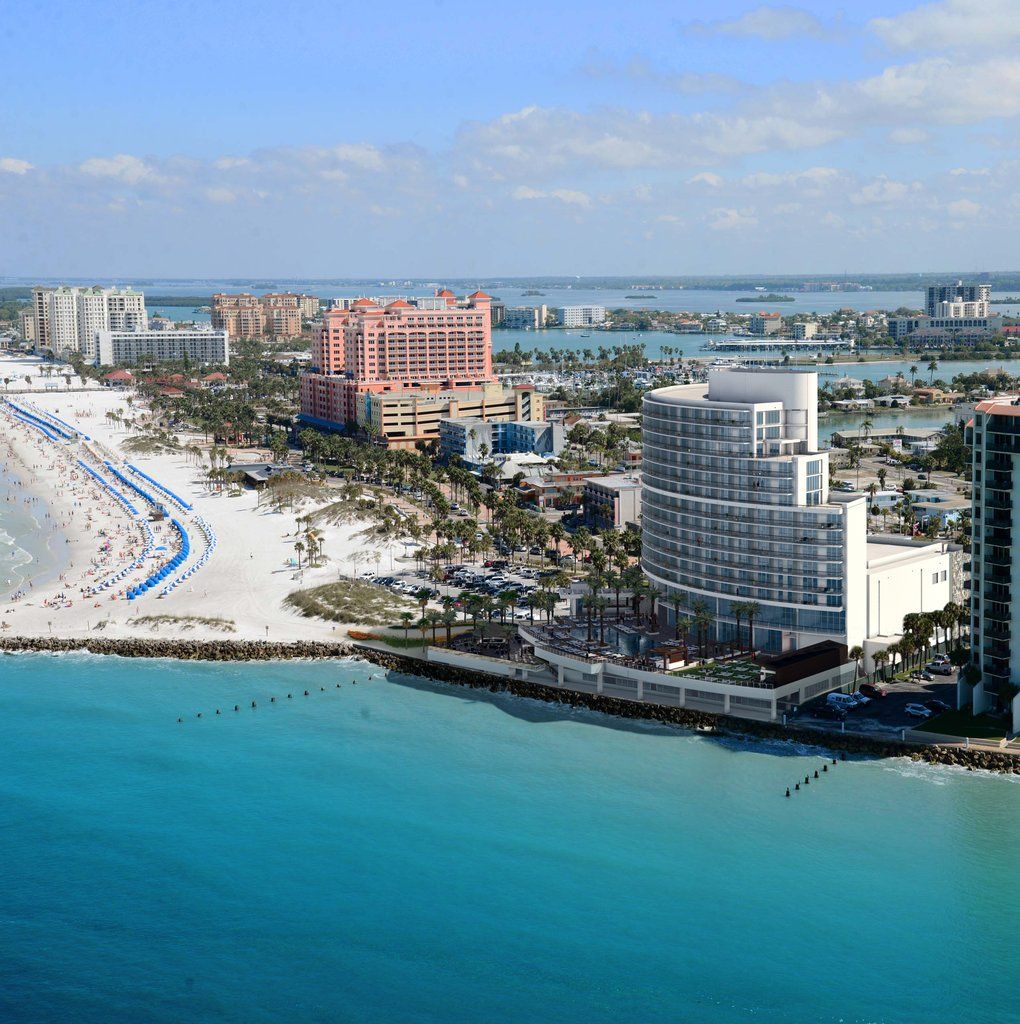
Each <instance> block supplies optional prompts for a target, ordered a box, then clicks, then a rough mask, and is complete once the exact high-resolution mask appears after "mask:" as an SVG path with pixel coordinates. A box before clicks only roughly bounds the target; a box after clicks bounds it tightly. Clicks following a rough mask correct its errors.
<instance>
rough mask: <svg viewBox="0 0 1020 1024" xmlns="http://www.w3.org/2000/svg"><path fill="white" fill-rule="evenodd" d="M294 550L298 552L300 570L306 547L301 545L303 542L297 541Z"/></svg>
mask: <svg viewBox="0 0 1020 1024" xmlns="http://www.w3.org/2000/svg"><path fill="white" fill-rule="evenodd" d="M294 550H295V551H296V552H297V567H298V569H300V568H301V555H302V553H303V552H304V550H305V546H304V544H302V543H301V541H295V542H294Z"/></svg>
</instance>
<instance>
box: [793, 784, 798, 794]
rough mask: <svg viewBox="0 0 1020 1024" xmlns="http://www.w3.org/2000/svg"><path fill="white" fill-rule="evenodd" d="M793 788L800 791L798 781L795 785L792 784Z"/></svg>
mask: <svg viewBox="0 0 1020 1024" xmlns="http://www.w3.org/2000/svg"><path fill="white" fill-rule="evenodd" d="M793 788H794V789H795V790H797V791H798V792H799V791H800V783H799V782H798V783H797V785H796V786H794V787H793Z"/></svg>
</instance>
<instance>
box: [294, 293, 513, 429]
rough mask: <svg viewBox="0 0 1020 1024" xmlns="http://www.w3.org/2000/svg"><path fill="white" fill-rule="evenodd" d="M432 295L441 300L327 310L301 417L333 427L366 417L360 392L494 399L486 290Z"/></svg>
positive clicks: (304, 385) (362, 303)
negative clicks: (425, 304) (470, 394)
mask: <svg viewBox="0 0 1020 1024" xmlns="http://www.w3.org/2000/svg"><path fill="white" fill-rule="evenodd" d="M436 299H439V300H442V302H445V306H442V304H441V302H437V303H433V302H431V301H430V302H429V303H428V305H437V306H440V307H441V308H437V309H428V308H418V307H417V306H413V305H412V304H411V303H409V302H405V301H404V300H403V299H397V300H396V301H395V302H391V303H389V304H388V305H386V306H380V305H378V304H376V303H375V302H373V301H372V300H371V299H358V300H357V301H356V302H355V303H354V304H353V305H352V307H351V308H350V309H349V310H343V309H333V310H329V311H327V312H326V314H325V316H324V318H323V326H322V330H321V332H320V337H319V339H318V342H317V343H316V344H315V345H314V346H313V349H312V366H313V370H312V372H310V373H306V374H303V375H302V377H301V417H302V419H304V420H305V421H306V422H310V423H312V424H319V425H321V426H325V427H338V426H343V425H345V424H347V423H351V422H354V421H357V420H359V412H360V419H361V420H363V421H364V420H365V419H366V411H365V410H366V399H365V398H364V397H363V398H362V399H361V401H360V402H359V398H358V396H359V395H361V396H375V395H380V396H382V395H386V394H388V393H399V395H400V396H401V397H402V398H404V399H407V398H408V397H409V396H413V395H414V393H415V392H420V393H421V394H422V395H423V396H424V395H428V396H430V397H431V400H432V401H433V403H434V402H435V401H436V399H437V398H440V397H442V396H446V395H447V394H451V397H452V398H454V399H456V398H457V397H458V396H457V395H456V394H453V393H457V392H469V391H470V392H487V393H488V402H489V404H490V406H491V405H493V396H492V390H493V386H494V383H495V380H496V378H495V377H494V375H493V372H492V322H491V312H490V303H491V301H492V300H491V298H490V296H488V295H486V294H485V293H484V292H482V291H476V292H475V293H474V294H472V295H469V296H468V297H467V298H466V299H464V300H461V301H458V300H457V298H456V296H455V295H454V294H453V292H451V291H449V290H447V289H445V288H444V289H442V290H441V291H437V292H436ZM461 397H462V398H463V399H466V398H467V395H462V396H461ZM455 404H456V403H455ZM371 405H372V401H371V400H369V401H368V404H367V408H368V409H371ZM367 415H370V413H369V414H367Z"/></svg>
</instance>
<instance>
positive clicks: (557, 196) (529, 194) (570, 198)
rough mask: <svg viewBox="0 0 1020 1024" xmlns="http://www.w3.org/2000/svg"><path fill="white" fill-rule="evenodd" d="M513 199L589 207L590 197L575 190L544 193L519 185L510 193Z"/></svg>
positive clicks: (568, 189) (558, 189) (557, 190)
mask: <svg viewBox="0 0 1020 1024" xmlns="http://www.w3.org/2000/svg"><path fill="white" fill-rule="evenodd" d="M511 195H512V196H513V198H514V199H518V200H524V201H528V200H532V199H553V200H556V201H557V202H560V203H565V204H566V205H567V206H583V207H589V206H591V196H589V195H588V194H587V193H586V192H579V191H577V190H576V189H570V188H554V189H549V190H548V191H545V190H543V189H537V188H529V187H528V186H527V185H519V186H518V187H517V188H515V189H514V190H513V192H512V193H511Z"/></svg>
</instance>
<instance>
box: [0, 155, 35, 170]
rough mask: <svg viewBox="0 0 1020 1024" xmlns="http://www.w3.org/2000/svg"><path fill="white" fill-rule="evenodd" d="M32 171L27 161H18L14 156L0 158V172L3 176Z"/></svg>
mask: <svg viewBox="0 0 1020 1024" xmlns="http://www.w3.org/2000/svg"><path fill="white" fill-rule="evenodd" d="M30 170H32V165H31V164H30V163H29V162H28V161H27V160H19V159H18V158H17V157H16V156H0V171H3V172H4V173H5V174H25V173H27V172H28V171H30Z"/></svg>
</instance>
